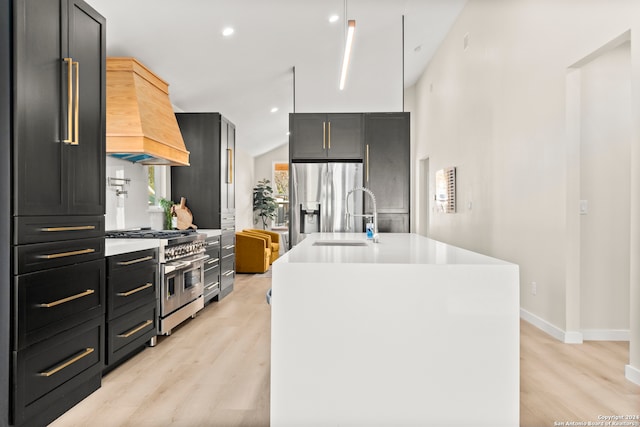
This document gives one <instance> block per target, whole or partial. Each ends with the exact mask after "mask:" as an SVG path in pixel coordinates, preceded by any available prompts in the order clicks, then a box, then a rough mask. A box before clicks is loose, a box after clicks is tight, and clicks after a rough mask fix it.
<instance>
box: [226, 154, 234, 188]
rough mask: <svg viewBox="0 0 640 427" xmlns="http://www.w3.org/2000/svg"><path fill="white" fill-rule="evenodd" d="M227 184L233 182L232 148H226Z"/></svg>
mask: <svg viewBox="0 0 640 427" xmlns="http://www.w3.org/2000/svg"><path fill="white" fill-rule="evenodd" d="M227 184H233V149H231V148H227Z"/></svg>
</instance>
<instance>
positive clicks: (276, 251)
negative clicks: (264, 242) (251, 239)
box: [242, 228, 280, 264]
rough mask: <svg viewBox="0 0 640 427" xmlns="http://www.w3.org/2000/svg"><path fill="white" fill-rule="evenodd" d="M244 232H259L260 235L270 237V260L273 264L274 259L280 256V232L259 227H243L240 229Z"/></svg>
mask: <svg viewBox="0 0 640 427" xmlns="http://www.w3.org/2000/svg"><path fill="white" fill-rule="evenodd" d="M242 231H243V232H245V233H252V234H259V235H262V236H269V237H270V238H271V261H270V264H273V262H274V261H275V260H277V259H278V257H279V256H280V233H276V232H275V231H269V230H260V229H259V228H245V229H244V230H242Z"/></svg>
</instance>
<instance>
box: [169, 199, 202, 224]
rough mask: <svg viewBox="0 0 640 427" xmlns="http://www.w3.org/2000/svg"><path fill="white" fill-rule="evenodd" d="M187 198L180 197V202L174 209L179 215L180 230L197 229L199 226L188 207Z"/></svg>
mask: <svg viewBox="0 0 640 427" xmlns="http://www.w3.org/2000/svg"><path fill="white" fill-rule="evenodd" d="M186 202H187V199H185V198H184V197H181V198H180V204H179V205H175V208H174V211H175V213H176V216H177V217H178V225H177V227H178V230H186V229H187V228H193V229H197V228H198V227H197V226H196V225H195V224H194V223H193V215H192V214H191V211H190V210H189V208H188V207H187V203H186Z"/></svg>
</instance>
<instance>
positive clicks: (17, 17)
mask: <svg viewBox="0 0 640 427" xmlns="http://www.w3.org/2000/svg"><path fill="white" fill-rule="evenodd" d="M0 8H1V9H2V10H1V11H0V17H1V18H0V19H2V22H0V32H1V35H0V58H1V59H0V95H1V96H0V102H2V104H1V105H0V144H1V146H0V150H2V153H5V154H7V155H4V156H0V158H2V160H1V161H2V167H1V168H0V170H1V172H0V173H1V175H0V202H1V206H2V207H1V208H0V251H1V252H0V274H1V276H0V277H1V280H2V283H1V284H0V328H1V329H0V349H1V350H0V390H1V391H0V405H2V406H0V425H29V426H38V425H46V424H48V423H49V422H51V421H52V420H53V419H55V418H56V417H57V416H59V415H60V414H62V413H64V412H65V411H66V410H67V409H69V408H70V407H71V406H73V405H74V404H75V403H77V402H78V401H80V400H81V399H83V398H84V397H85V396H86V395H88V394H89V393H91V392H92V391H94V390H95V389H96V388H98V387H100V383H101V373H102V369H103V367H104V344H103V343H104V341H105V340H104V314H105V302H104V298H105V261H104V213H105V20H104V18H103V17H102V16H100V15H99V14H98V13H97V12H96V11H95V10H93V9H92V8H91V7H90V6H89V5H87V4H86V3H85V2H84V1H82V0H0ZM8 154H10V155H8Z"/></svg>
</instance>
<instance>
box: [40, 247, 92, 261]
mask: <svg viewBox="0 0 640 427" xmlns="http://www.w3.org/2000/svg"><path fill="white" fill-rule="evenodd" d="M95 251H96V250H95V249H80V250H79V251H71V252H61V253H58V254H50V255H38V258H44V259H56V258H64V257H68V256H74V255H83V254H90V253H93V252H95Z"/></svg>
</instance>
